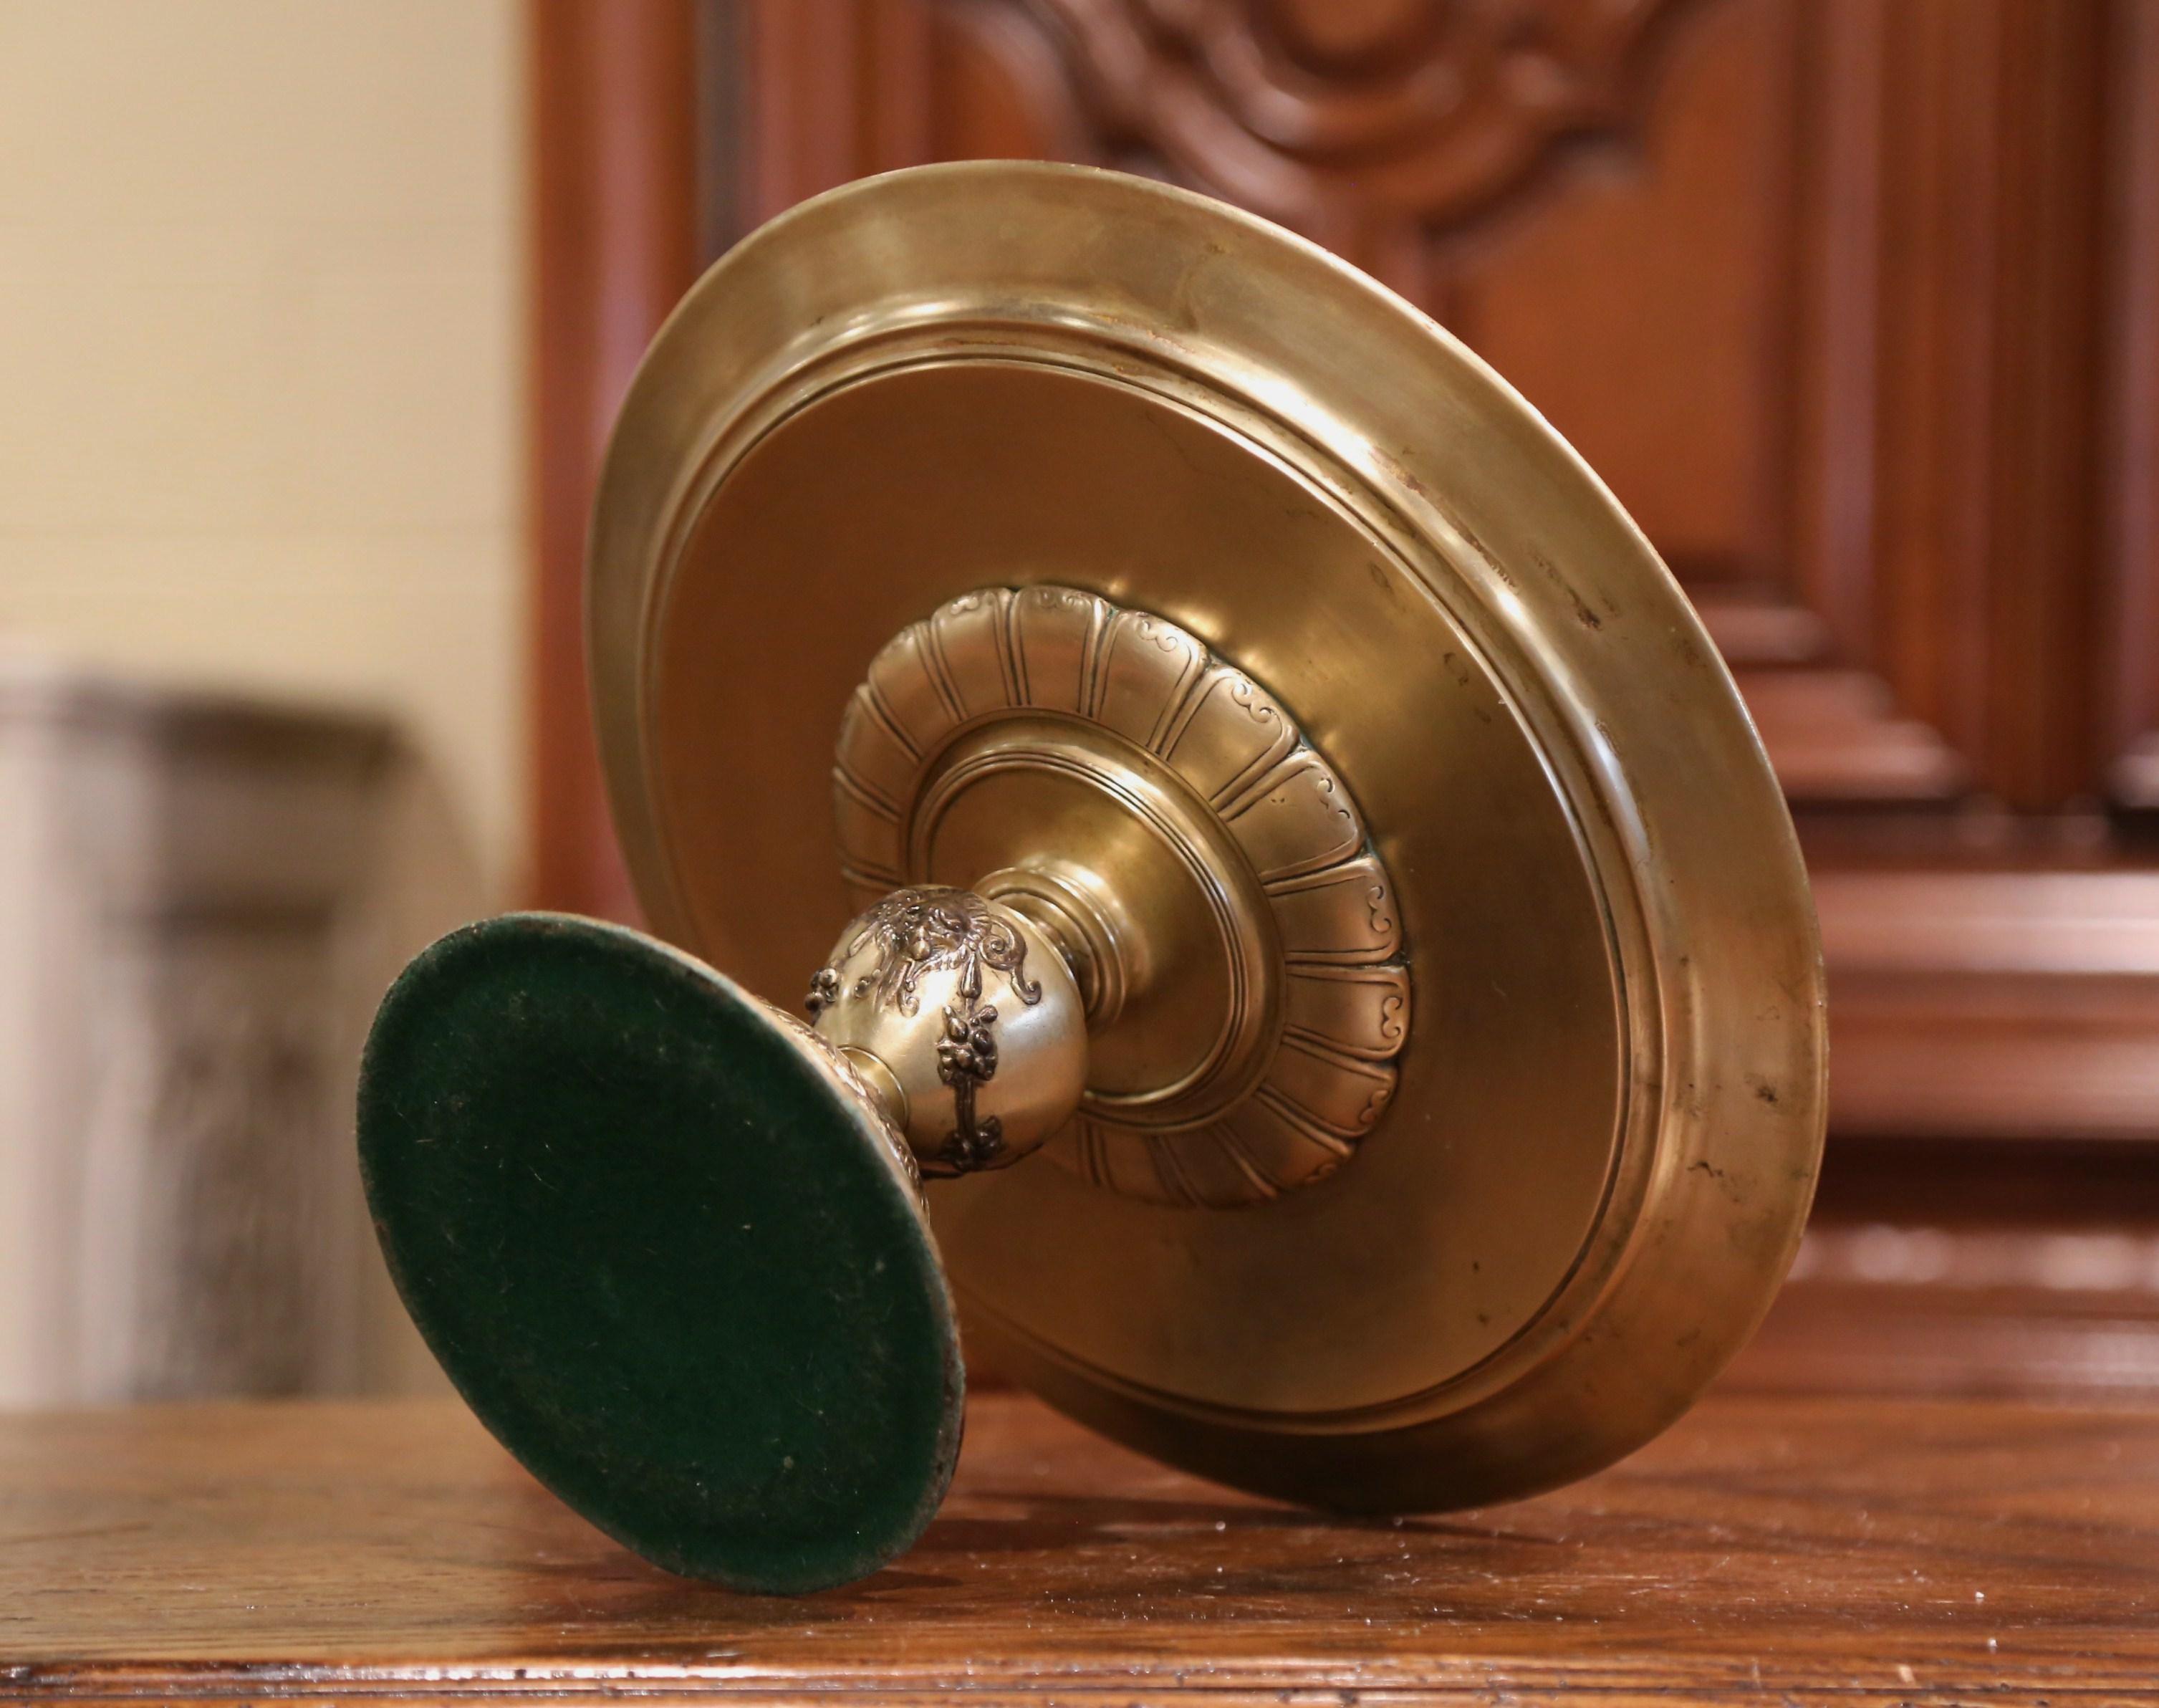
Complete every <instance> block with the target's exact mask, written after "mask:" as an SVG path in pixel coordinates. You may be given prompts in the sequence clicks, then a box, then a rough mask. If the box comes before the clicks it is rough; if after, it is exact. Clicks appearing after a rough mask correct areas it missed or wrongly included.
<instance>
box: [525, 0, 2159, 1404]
mask: <svg viewBox="0 0 2159 1708" xmlns="http://www.w3.org/2000/svg"><path fill="white" fill-rule="evenodd" d="M533 17H534V19H535V39H534V47H535V60H534V75H535V79H536V115H537V130H536V139H535V140H536V174H537V176H536V183H537V186H538V192H539V194H538V202H537V208H538V215H539V228H538V232H537V245H538V248H537V265H538V273H537V278H536V287H537V292H538V296H537V305H538V312H537V321H536V347H535V360H536V386H537V391H536V402H537V407H538V411H539V417H538V421H537V432H538V433H539V436H540V438H539V448H540V459H539V462H538V464H537V468H538V470H539V478H538V483H537V492H536V502H537V505H538V512H537V524H538V538H539V542H540V562H539V577H540V580H539V583H538V599H539V614H540V624H541V633H540V651H539V654H538V664H539V675H538V680H539V681H540V684H541V696H540V703H539V706H538V709H537V716H538V723H537V741H538V758H539V763H538V765H537V768H536V787H537V800H536V845H535V861H534V869H535V872H536V877H537V884H538V888H539V893H540V894H541V897H542V898H543V899H544V900H546V902H547V903H550V904H551V905H557V906H565V907H572V908H581V909H585V910H588V911H595V912H603V913H614V914H627V913H628V912H629V911H630V910H631V908H632V906H633V904H632V903H631V901H630V899H629V896H628V893H627V889H626V886H625V885H624V882H623V879H622V877H621V872H620V869H619V865H617V864H616V863H615V862H614V856H613V854H612V851H611V846H610V843H609V840H608V836H607V833H606V826H605V815H604V809H603V806H602V805H601V803H600V800H599V794H598V782H597V774H596V772H595V770H594V768H593V762H592V758H591V754H590V748H589V738H588V736H587V734H586V732H585V728H584V721H583V702H582V692H583V690H582V683H581V681H579V678H578V672H579V651H578V649H579V641H578V639H577V628H578V624H579V620H580V610H581V603H580V595H579V592H578V578H579V574H580V565H581V551H582V531H583V518H584V515H585V505H586V502H587V499H588V494H589V489H590V479H591V472H592V470H593V467H594V466H595V463H596V459H597V457H598V450H599V446H600V443H601V439H602V435H603V429H604V427H605V424H606V422H608V419H609V418H610V417H611V414H612V407H613V403H614V400H615V399H616V398H618V397H619V393H620V390H621V387H622V386H623V385H624V383H625V382H626V380H627V377H628V375H629V370H630V368H631V367H632V366H633V365H634V360H635V357H636V355H637V354H638V352H639V350H640V349H641V348H642V344H643V342H644V339H645V337H646V336H647V335H648V334H649V333H650V329H652V328H653V327H654V326H655V325H656V324H657V323H658V320H659V318H660V316H661V315H662V313H664V312H665V309H666V308H667V307H669V306H670V305H671V303H673V301H674V300H675V298H676V295H678V294H679V292H680V291H681V289H682V288H683V287H685V286H686V284H687V282H689V279H690V278H691V277H692V276H693V274H694V272H695V271H696V268H697V267H698V266H699V264H700V263H701V262H702V261H703V260H705V259H707V258H709V257H710V256H712V255H713V254H716V253H717V251H719V250H720V249H721V248H722V247H724V246H725V245H726V244H727V242H729V241H732V239H733V237H734V236H736V235H739V234H740V233H741V232H743V231H744V230H748V229H749V228H750V227H751V226H753V225H755V224H756V223H758V221H760V220H764V219H765V218H767V217H769V216H770V215H774V214H776V213H778V212H779V211H780V210H783V209H784V208H785V207H787V206H788V205H790V204H792V203H794V202H795V201H797V200H800V199H802V198H803V197H805V196H807V195H810V194H815V192H817V191H819V190H821V189H826V188H828V187H829V186H831V185H832V184H837V183H840V182H842V181H844V180H846V179H849V178H852V177H856V176H859V175H862V174H864V173H872V172H876V171H880V170H884V169H887V168H893V167H897V166H902V165H907V164H912V163H919V162H922V161H928V160H937V159H958V158H976V157H985V156H999V157H1010V156H1023V157H1029V158H1056V159H1065V160H1074V161H1081V162H1094V163H1100V164H1105V165H1111V166H1116V167H1118V168H1123V169H1126V170H1131V171H1139V172H1144V173H1154V174H1157V175H1161V176H1163V177H1166V178H1168V179H1173V180H1174V181H1176V182H1178V183H1182V184H1188V185H1189V186H1191V187H1193V188H1195V189H1201V190H1204V191H1206V192H1208V193H1209V194H1214V195H1218V196H1222V197H1224V198H1226V199H1230V200H1232V201H1235V202H1238V203H1240V204H1243V205H1245V206H1247V207H1250V208H1252V209H1254V210H1256V211H1258V212H1260V213H1262V214H1265V215H1267V216H1269V217H1270V218H1272V219H1275V220H1280V221H1282V222H1283V223H1285V224H1287V225H1291V226H1292V227H1293V228H1295V229H1297V230H1301V231H1302V232H1304V233H1306V234H1307V235H1310V236H1311V237H1312V238H1313V239H1314V240H1315V241H1319V242H1321V243H1323V244H1324V245H1326V246H1328V247H1330V248H1333V250H1335V251H1337V252H1338V253H1340V254H1342V255H1344V256H1346V257H1347V258H1349V260H1351V261H1354V262H1356V263H1357V264H1358V265H1359V266H1360V267H1364V268H1366V269H1367V270H1369V271H1370V272H1373V273H1375V274H1376V275H1377V276H1378V277H1380V278H1381V279H1382V280H1384V281H1385V282H1387V283H1388V284H1390V285H1391V286H1392V287H1394V288H1395V289H1396V290H1398V291H1400V292H1402V293H1403V294H1405V295H1406V296H1407V297H1409V298H1411V300H1412V301H1414V302H1416V303H1418V304H1419V305H1421V307H1423V308H1426V310H1428V311H1429V312H1430V313H1432V314H1433V315H1434V316H1435V317H1436V318H1438V319H1439V320H1440V321H1441V322H1442V323H1444V324H1446V325H1447V326H1448V327H1449V328H1450V329H1452V330H1453V331H1455V332H1456V333H1457V334H1459V335H1460V336H1461V337H1463V339H1465V340H1466V341H1467V342H1468V344H1470V345H1471V346H1472V347H1473V348H1474V349H1476V350H1478V353H1479V354H1481V355H1484V356H1486V357H1487V358H1488V359H1489V360H1491V361H1492V362H1493V363H1494V365H1496V366H1497V367H1498V368H1499V370H1500V371H1501V372H1503V373H1504V374H1505V375H1507V376H1508V377H1509V379H1510V380H1513V381H1514V384H1515V385H1516V386H1519V387H1520V389H1521V390H1522V391H1524V392H1525V395H1526V396H1528V397H1529V399H1530V401H1531V402H1532V403H1534V404H1535V405H1536V406H1538V407H1539V408H1540V409H1541V410H1542V411H1544V412H1545V414H1546V415H1547V416H1548V417H1550V418H1551V420H1552V422H1554V424H1555V425H1556V427H1558V428H1559V429H1560V430H1561V432H1564V433H1566V435H1567V436H1568V437H1570V438H1571V440H1572V441H1573V442H1574V443H1575V444H1576V445H1577V447H1578V448H1580V449H1581V450H1582V453H1583V454H1584V455H1585V456H1586V457H1587V458H1588V460H1589V461H1590V462H1591V463H1592V465H1594V466H1595V467H1596V468H1597V469H1598V470H1599V471H1600V472H1601V473H1602V474H1604V475H1605V477H1606V478H1607V479H1608V480H1609V481H1610V483H1611V484H1612V485H1613V488H1614V489H1615V490H1616V492H1617V493H1618V496H1619V498H1620V499H1621V500H1622V501H1623V502H1624V503H1625V504H1626V505H1628V507H1629V508H1630V510H1632V511H1633V514H1634V515H1635V516H1636V517H1637V519H1638V520H1639V521H1640V522H1641V523H1642V525H1643V526H1644V529H1645V530H1646V531H1648V532H1649V535H1650V536H1651V538H1652V539H1653V540H1654V541H1655V542H1656V544H1657V545H1658V546H1659V548H1660V549H1661V551H1663V553H1664V554H1665V557H1666V559H1667V560H1668V561H1669V562H1670V563H1671V565H1672V567H1673V568H1674V570H1675V572H1676V573H1677V574H1678V575H1679V576H1680V579H1681V580H1682V582H1684V583H1685V585H1686V587H1688V589H1689V591H1690V593H1691V594H1692V596H1693V597H1694V598H1695V599H1696V602H1697V603H1698V605H1699V606H1700V608H1701V611H1702V613H1703V615H1704V616H1705V618H1706V620H1707V622H1708V624H1709V627H1710V629H1711V633H1712V634H1713V635H1714V636H1715V638H1716V641H1717V644H1719V646H1720V647H1721V648H1722V650H1723V652H1724V654H1725V656H1726V658H1727V660H1728V661H1729V663H1730V664H1731V665H1732V668H1733V670H1735V671H1736V672H1737V675H1738V676H1739V678H1740V681H1741V683H1742V688H1743V690H1744V691H1745V692H1746V694H1747V698H1748V701H1749V704H1750V705H1751V706H1752V707H1753V711H1754V713H1755V716H1756V718H1757V720H1758V723H1759V725H1760V727H1761V730H1762V733H1763V739H1764V740H1765V742H1766V743H1767V744H1768V748H1769V752H1770V754H1771V757H1772V758H1773V761H1774V763H1775V764H1776V766H1777V769H1778V774H1779V775H1780V777H1782V779H1784V783H1785V785H1786V789H1787V792H1788V794H1789V797H1790V799H1791V800H1792V803H1793V805H1794V811H1795V813H1796V815H1798V817H1799V823H1800V828H1801V833H1802V836H1803V838H1804V841H1805V843H1806V846H1807V848H1808V850H1809V854H1810V862H1811V864H1812V867H1813V871H1814V874H1815V882H1816V884H1817V886H1818V894H1819V898H1820V909H1821V916H1822V926H1823V934H1824V939H1825V946H1826V950H1827V954H1828V957H1829V963H1830V981H1831V986H1830V987H1831V1028H1832V1037H1833V1051H1832V1069H1831V1080H1832V1088H1833V1092H1832V1100H1833V1107H1834V1113H1833V1134H1832V1139H1831V1152H1830V1163H1829V1166H1828V1170H1827V1172H1826V1175H1825V1181H1824V1186H1823V1193H1822V1199H1821V1209H1820V1216H1819V1218H1818V1228H1817V1236H1816V1238H1815V1240H1814V1241H1813V1243H1812V1244H1811V1245H1810V1249H1809V1250H1808V1251H1807V1253H1806V1254H1805V1255H1803V1257H1802V1259H1801V1265H1800V1271H1799V1276H1800V1280H1801V1283H1802V1285H1801V1286H1799V1287H1796V1288H1794V1290H1793V1291H1792V1293H1791V1295H1790V1296H1789V1297H1788V1299H1787V1301H1786V1302H1785V1304H1784V1306H1783V1307H1780V1310H1779V1313H1778V1316H1777V1317H1774V1318H1773V1320H1772V1324H1771V1328H1770V1329H1769V1332H1768V1333H1767V1334H1766V1335H1765V1337H1764V1339H1763V1342H1762V1343H1760V1344H1759V1345H1758V1348H1757V1351H1756V1353H1755V1354H1754V1355H1753V1356H1752V1357H1750V1359H1749V1360H1748V1361H1747V1364H1745V1365H1744V1366H1743V1367H1742V1379H1753V1380H1756V1381H1765V1382H1772V1383H1778V1382H1798V1383H1802V1384H1814V1383H1817V1382H1821V1381H1835V1382H1843V1383H1846V1384H1859V1385H1888V1386H1892V1387H1893V1386H1916V1387H1922V1388H1947V1389H1950V1390H1969V1389H1972V1388H1985V1387H1989V1386H1992V1385H2001V1384H2005V1383H2013V1382H2017V1381H2021V1380H2023V1379H2027V1378H2029V1377H2032V1376H2033V1375H2034V1374H2038V1373H2044V1374H2045V1376H2046V1379H2048V1380H2050V1381H2054V1382H2058V1383H2061V1384H2063V1385H2069V1386H2089V1385H2106V1386H2113V1385H2123V1384H2128V1385H2144V1384H2148V1383H2151V1382H2153V1381H2155V1380H2159V836H2155V834H2154V832H2155V825H2156V824H2159V820H2155V816H2154V812H2153V810H2154V809H2155V808H2159V3H2155V0H1479V3H1474V4H1470V3H1442V0H1354V3H1349V0H1182V3H1177V4H1172V3H1168V0H790V3H787V4H778V3H760V0H649V3H645V4H639V5H635V6H612V5H608V4H607V3H605V0H536V7H535V11H534V13H533ZM1585 620H1593V613H1587V614H1586V615H1585ZM2012 1321H2013V1322H2015V1324H2016V1325H2017V1326H2016V1327H2015V1328H2014V1329H2013V1330H2011V1329H2007V1328H2004V1326H2003V1325H2004V1324H2006V1323H2008V1322H2012Z"/></svg>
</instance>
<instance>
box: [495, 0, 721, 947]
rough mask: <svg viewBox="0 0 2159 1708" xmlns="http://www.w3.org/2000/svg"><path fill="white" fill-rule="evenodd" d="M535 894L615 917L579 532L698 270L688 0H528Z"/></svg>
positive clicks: (618, 888) (553, 903)
mask: <svg viewBox="0 0 2159 1708" xmlns="http://www.w3.org/2000/svg"><path fill="white" fill-rule="evenodd" d="M529 30H530V36H529V52H530V54H531V59H530V75H531V84H530V88H531V96H530V98H531V197H532V220H531V232H532V251H531V254H532V261H531V265H532V269H533V303H534V308H533V314H532V322H531V357H530V360H531V387H532V391H531V422H532V427H531V433H532V437H531V450H530V455H531V464H530V468H531V522H530V525H531V551H532V560H531V561H532V565H533V582H532V589H533V594H532V616H531V667H532V686H531V701H530V706H529V720H528V727H529V729H530V730H531V765H532V771H531V778H532V818H531V851H530V855H529V860H530V866H529V872H530V877H529V879H528V884H527V888H528V898H529V900H530V901H531V903H533V904H534V905H536V906H541V907H546V908H562V909H564V910H567V911H572V912H577V913H584V914H598V915H600V916H603V917H606V918H612V919H630V918H633V917H634V915H635V913H636V903H635V901H634V898H633V897H632V895H631V893H630V888H629V879H628V877H627V875H626V874H625V872H624V868H623V864H622V857H621V855H620V853H619V851H618V849H617V847H616V845H615V840H614V829H613V824H612V820H611V819H610V816H609V814H608V805H607V799H606V792H605V789H604V788H603V784H602V782H601V778H600V769H599V755H598V748H597V747H596V746H595V744H594V742H593V724H592V716H591V712H590V708H589V704H588V692H587V687H586V677H585V639H584V629H585V610H584V606H585V600H584V573H585V562H584V560H585V532H586V527H587V523H588V518H589V515H590V513H591V506H592V495H593V488H594V484H595V483H596V481H597V479H598V474H599V467H600V461H601V458H602V457H603V455H604V453H605V452H606V448H607V439H608V432H609V431H610V430H611V429H612V427H613V426H614V416H615V411H616V410H617V409H618V408H619V406H620V404H621V401H622V396H623V393H624V391H625V390H626V389H627V387H628V386H629V379H630V375H632V374H633V373H634V371H635V370H636V367H637V363H638V360H639V357H640V356H642V355H644V353H645V345H646V344H647V343H648V342H650V339H651V337H652V334H654V333H655V331H656V330H657V329H659V326H660V322H661V320H663V319H664V318H665V317H666V314H667V312H668V310H670V308H673V307H674V306H675V304H676V301H677V300H678V299H679V298H681V294H682V292H684V291H685V290H686V289H687V288H688V287H689V285H690V283H691V280H692V279H693V278H694V277H696V269H697V264H698V261H699V259H700V256H701V251H702V244H701V241H700V234H699V230H698V221H699V214H698V210H699V207H700V204H701V200H702V199H701V197H700V194H699V184H698V180H699V170H698V166H699V161H700V158H701V142H700V138H699V129H700V127H699V124H698V101H697V67H698V60H699V55H698V51H697V47H698V30H699V8H698V6H697V4H696V0H530V13H529Z"/></svg>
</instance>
